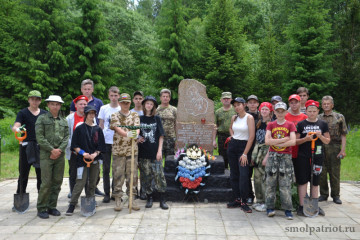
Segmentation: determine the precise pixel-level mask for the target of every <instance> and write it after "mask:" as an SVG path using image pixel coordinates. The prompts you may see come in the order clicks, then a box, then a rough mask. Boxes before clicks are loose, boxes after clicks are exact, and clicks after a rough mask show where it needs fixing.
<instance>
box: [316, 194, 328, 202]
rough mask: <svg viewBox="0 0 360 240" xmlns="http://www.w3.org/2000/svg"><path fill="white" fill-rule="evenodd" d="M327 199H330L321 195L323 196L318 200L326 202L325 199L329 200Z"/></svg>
mask: <svg viewBox="0 0 360 240" xmlns="http://www.w3.org/2000/svg"><path fill="white" fill-rule="evenodd" d="M327 199H328V198H327V197H325V196H322V195H321V196H320V197H319V198H318V201H319V202H324V201H327Z"/></svg>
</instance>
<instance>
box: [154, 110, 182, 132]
mask: <svg viewBox="0 0 360 240" xmlns="http://www.w3.org/2000/svg"><path fill="white" fill-rule="evenodd" d="M156 114H157V115H159V116H160V118H161V122H162V125H163V128H164V131H165V137H171V138H175V137H176V133H175V124H176V114H177V108H176V107H174V106H171V105H169V106H167V107H162V106H159V107H158V108H157V109H156Z"/></svg>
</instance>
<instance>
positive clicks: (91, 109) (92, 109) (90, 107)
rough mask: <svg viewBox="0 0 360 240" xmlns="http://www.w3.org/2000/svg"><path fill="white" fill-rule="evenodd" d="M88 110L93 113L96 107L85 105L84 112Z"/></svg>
mask: <svg viewBox="0 0 360 240" xmlns="http://www.w3.org/2000/svg"><path fill="white" fill-rule="evenodd" d="M90 111H95V114H96V113H97V111H96V108H95V107H94V106H92V105H87V106H86V107H85V109H84V113H88V112H90Z"/></svg>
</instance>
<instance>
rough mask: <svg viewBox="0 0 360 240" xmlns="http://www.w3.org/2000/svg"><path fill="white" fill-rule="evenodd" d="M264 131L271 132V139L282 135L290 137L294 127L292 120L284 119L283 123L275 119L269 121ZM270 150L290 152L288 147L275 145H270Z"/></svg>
mask: <svg viewBox="0 0 360 240" xmlns="http://www.w3.org/2000/svg"><path fill="white" fill-rule="evenodd" d="M266 131H270V132H271V137H272V138H273V139H281V138H284V137H290V133H291V132H295V131H296V128H295V125H294V124H293V123H292V122H289V121H285V122H284V123H283V124H281V125H280V124H278V123H277V121H273V122H269V123H268V125H267V127H266ZM269 151H270V152H277V153H282V154H291V148H290V147H277V146H270V147H269Z"/></svg>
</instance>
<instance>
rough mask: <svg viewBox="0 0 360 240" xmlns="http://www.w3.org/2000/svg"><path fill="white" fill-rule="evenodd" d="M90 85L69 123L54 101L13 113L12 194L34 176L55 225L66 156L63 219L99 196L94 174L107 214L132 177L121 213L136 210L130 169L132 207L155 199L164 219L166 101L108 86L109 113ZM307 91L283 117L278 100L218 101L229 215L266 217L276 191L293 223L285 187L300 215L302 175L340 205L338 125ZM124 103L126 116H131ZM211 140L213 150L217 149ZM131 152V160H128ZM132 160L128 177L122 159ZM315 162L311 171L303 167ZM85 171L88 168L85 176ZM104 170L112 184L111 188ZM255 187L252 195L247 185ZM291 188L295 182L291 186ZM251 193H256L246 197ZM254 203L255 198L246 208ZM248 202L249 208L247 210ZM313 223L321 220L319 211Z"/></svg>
mask: <svg viewBox="0 0 360 240" xmlns="http://www.w3.org/2000/svg"><path fill="white" fill-rule="evenodd" d="M93 90H94V83H93V81H92V80H90V79H86V80H84V81H82V83H81V92H82V95H79V96H78V97H76V98H75V99H74V100H73V101H72V102H71V107H70V114H69V115H68V116H67V117H66V118H65V117H64V116H62V114H60V108H61V105H62V104H63V103H64V101H63V100H62V98H61V97H60V96H57V95H50V96H49V97H48V98H47V99H46V100H45V102H47V107H48V112H47V111H45V110H42V109H40V108H39V105H40V103H41V100H42V96H41V93H40V92H39V91H37V90H33V91H30V92H29V95H28V102H29V107H27V108H24V109H22V110H21V111H20V112H19V113H18V115H17V118H16V120H15V123H14V126H13V131H14V132H18V133H23V132H24V128H23V127H22V126H23V125H25V128H26V131H27V138H26V139H25V140H24V141H23V142H22V144H21V145H20V151H19V180H18V187H17V193H19V192H20V191H21V192H23V193H25V192H26V186H27V181H28V176H29V170H30V167H31V166H34V167H35V169H36V175H37V189H38V192H39V194H38V202H37V210H38V216H39V217H40V218H49V215H53V216H60V215H61V213H60V212H59V211H58V210H57V209H56V206H57V199H58V195H59V192H60V189H61V184H62V179H63V176H64V165H65V156H66V159H68V162H69V185H70V192H69V195H68V197H69V198H70V201H69V203H70V204H69V207H68V210H67V211H66V215H68V216H71V215H72V214H73V212H74V210H75V208H76V205H77V203H78V199H79V196H80V195H81V192H82V190H83V189H84V188H85V193H86V196H87V197H92V196H94V195H95V193H97V194H102V193H101V191H99V190H98V189H97V185H98V183H99V181H100V168H101V167H100V166H101V165H102V166H103V167H102V170H103V172H102V173H103V189H104V193H103V195H104V198H103V202H104V203H109V202H110V201H111V199H113V200H114V201H115V204H114V210H115V211H121V210H122V209H123V207H124V199H123V196H124V192H123V185H124V183H125V182H126V195H127V196H129V195H130V182H131V181H130V180H131V179H130V178H131V176H133V182H134V183H135V184H134V185H133V186H132V187H133V189H132V192H133V194H134V195H133V197H132V199H133V200H132V202H131V204H130V202H129V206H131V208H132V209H133V210H139V209H140V207H139V205H138V204H137V203H136V201H135V199H136V197H135V194H136V193H137V182H138V181H137V179H138V168H139V170H140V185H141V189H140V194H139V195H140V199H142V200H146V205H145V207H146V208H151V207H152V205H153V194H154V192H155V191H157V192H158V193H159V195H160V207H161V208H162V209H168V206H167V204H166V201H165V192H166V180H165V176H164V170H163V164H162V163H163V157H166V156H168V155H173V154H174V149H175V140H176V133H175V125H176V115H177V109H176V107H174V106H172V105H170V100H171V91H170V90H168V89H163V90H161V91H160V102H161V103H160V105H158V102H157V100H156V98H155V97H153V96H146V97H145V96H144V94H143V92H142V91H136V92H134V93H133V95H132V96H130V95H129V94H128V93H122V94H120V92H119V89H118V88H117V87H116V86H113V87H111V88H109V90H108V97H109V100H110V103H109V104H106V105H103V102H102V101H101V100H100V99H98V98H96V97H94V96H93V95H92V93H93ZM308 97H309V92H308V90H307V89H306V88H299V89H298V90H297V93H296V94H293V95H291V96H290V97H289V99H288V101H289V106H290V107H289V108H287V105H286V104H285V103H284V102H283V100H282V98H281V97H280V96H274V97H272V99H271V101H270V102H263V103H261V104H260V102H259V100H258V98H257V96H255V95H250V96H249V97H248V98H247V100H245V99H243V98H241V97H237V98H234V99H233V98H232V94H231V93H230V92H224V93H222V95H221V102H222V105H223V106H222V107H221V108H219V109H218V110H217V111H216V112H215V123H216V130H217V131H216V134H214V136H213V145H214V147H217V148H218V150H219V154H220V155H222V156H223V157H224V164H225V168H230V182H231V186H232V189H233V193H234V200H233V201H231V202H229V203H228V204H227V206H228V207H229V208H235V207H241V209H242V210H244V211H245V212H247V213H251V212H252V210H251V208H250V207H249V206H250V205H253V208H254V209H255V210H257V211H267V215H268V216H270V217H271V216H274V215H275V210H274V209H275V196H276V189H277V184H278V185H279V190H280V198H281V203H282V208H283V209H284V210H285V215H286V217H287V218H288V219H292V218H293V216H292V213H291V210H292V198H291V197H292V196H291V186H292V183H293V182H294V181H296V183H297V185H298V193H299V201H300V207H299V209H298V211H297V213H298V214H299V215H302V212H303V210H302V207H303V199H304V197H305V195H306V194H307V183H308V182H309V180H310V175H311V171H313V175H314V179H313V183H312V186H311V188H312V190H313V191H311V192H312V197H313V198H317V197H318V195H319V192H318V186H319V185H320V197H319V201H326V200H327V198H328V196H329V189H328V184H327V174H329V175H330V185H331V197H332V198H333V201H334V202H335V203H337V204H341V200H340V181H339V179H340V162H341V161H340V159H342V158H343V157H345V156H346V153H345V146H346V134H347V127H346V123H345V119H344V116H343V115H341V114H339V113H336V112H334V111H333V108H334V101H333V98H332V97H331V96H325V97H323V99H322V109H323V110H324V113H322V114H319V108H320V104H319V103H318V102H317V101H313V100H308ZM131 102H133V103H134V108H132V109H130V106H131ZM314 137H316V138H317V140H316V149H315V150H316V151H315V157H314V159H311V157H312V156H311V147H310V143H311V141H312V140H313V138H314ZM216 139H217V140H216ZM132 148H134V154H133V155H132ZM132 157H133V158H134V165H135V166H136V167H135V168H133V169H132V170H133V172H132V173H131V161H132V160H131V159H132ZM309 159H311V161H314V166H315V167H314V168H313V169H311V163H310V161H309ZM86 161H91V164H90V168H89V171H87V169H86V168H87V164H86ZM110 166H112V175H113V181H112V183H110ZM252 175H254V176H253V178H254V190H255V191H253V187H252V183H251V178H252ZM295 179H296V180H295ZM254 192H255V193H254ZM255 197H256V198H255ZM254 199H256V203H254ZM319 212H320V214H325V213H324V212H323V210H322V209H319Z"/></svg>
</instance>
